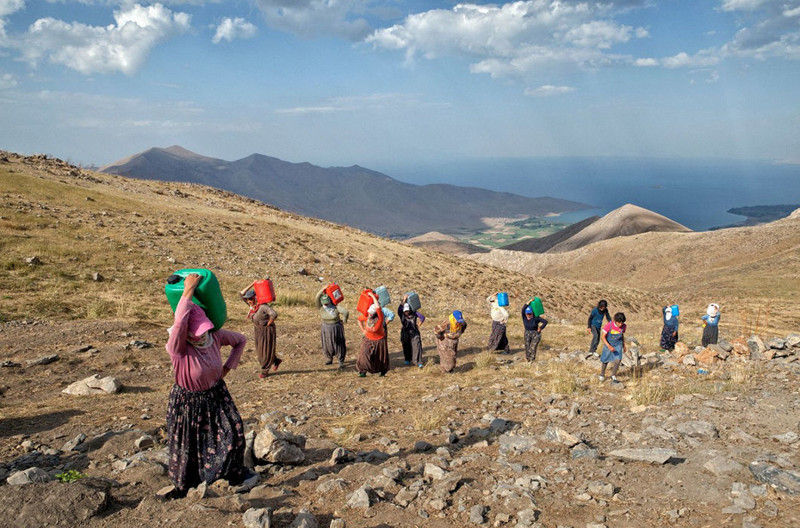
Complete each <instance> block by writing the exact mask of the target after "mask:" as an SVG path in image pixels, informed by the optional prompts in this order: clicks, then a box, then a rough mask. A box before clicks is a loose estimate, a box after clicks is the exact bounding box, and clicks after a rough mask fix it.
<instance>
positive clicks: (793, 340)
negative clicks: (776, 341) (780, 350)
mask: <svg viewBox="0 0 800 528" xmlns="http://www.w3.org/2000/svg"><path fill="white" fill-rule="evenodd" d="M786 346H789V347H792V348H794V347H798V346H800V334H789V335H788V336H786Z"/></svg>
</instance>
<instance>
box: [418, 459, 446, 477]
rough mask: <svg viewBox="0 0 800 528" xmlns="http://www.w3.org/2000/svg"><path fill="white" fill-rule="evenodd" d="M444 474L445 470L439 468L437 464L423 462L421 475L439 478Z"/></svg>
mask: <svg viewBox="0 0 800 528" xmlns="http://www.w3.org/2000/svg"><path fill="white" fill-rule="evenodd" d="M446 474H447V471H445V470H444V469H442V468H440V467H439V466H436V465H434V464H430V463H427V464H425V468H424V470H423V475H424V476H426V477H430V478H432V479H433V480H439V479H441V478H444V476H445V475H446Z"/></svg>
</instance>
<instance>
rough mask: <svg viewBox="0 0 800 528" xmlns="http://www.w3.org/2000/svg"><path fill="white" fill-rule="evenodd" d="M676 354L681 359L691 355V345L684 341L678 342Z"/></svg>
mask: <svg viewBox="0 0 800 528" xmlns="http://www.w3.org/2000/svg"><path fill="white" fill-rule="evenodd" d="M674 352H675V355H676V356H678V357H679V358H681V357H683V356H685V355H687V354H688V353H689V345H687V344H686V343H684V342H683V341H678V342H677V343H675V349H674Z"/></svg>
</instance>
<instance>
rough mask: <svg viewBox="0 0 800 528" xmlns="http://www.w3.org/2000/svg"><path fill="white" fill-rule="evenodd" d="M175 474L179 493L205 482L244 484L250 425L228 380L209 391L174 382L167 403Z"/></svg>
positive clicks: (170, 457)
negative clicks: (246, 437) (244, 420)
mask: <svg viewBox="0 0 800 528" xmlns="http://www.w3.org/2000/svg"><path fill="white" fill-rule="evenodd" d="M167 438H168V439H169V476H170V478H171V479H172V481H173V482H174V483H175V487H176V488H177V489H178V491H179V492H186V491H187V490H188V489H189V488H193V487H195V486H197V485H198V484H200V483H201V482H208V483H211V482H213V481H215V480H217V479H226V480H228V481H229V482H231V483H234V484H237V483H239V482H241V480H242V478H243V477H244V476H245V472H246V470H245V468H244V448H245V440H244V426H243V425H242V418H241V417H240V416H239V411H238V410H236V405H235V404H234V403H233V398H232V397H231V394H230V392H228V387H227V386H226V385H225V382H224V381H223V380H219V381H218V382H217V384H216V385H214V386H213V387H211V388H210V389H208V390H204V391H196V392H192V391H188V390H186V389H184V388H183V387H181V386H179V385H177V384H176V385H174V386H173V387H172V390H171V391H170V393H169V406H168V407H167Z"/></svg>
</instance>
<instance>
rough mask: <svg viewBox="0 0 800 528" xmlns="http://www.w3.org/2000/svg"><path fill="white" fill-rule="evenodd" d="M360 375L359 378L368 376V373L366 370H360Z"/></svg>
mask: <svg viewBox="0 0 800 528" xmlns="http://www.w3.org/2000/svg"><path fill="white" fill-rule="evenodd" d="M358 377H359V378H366V377H367V373H366V372H359V373H358Z"/></svg>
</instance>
